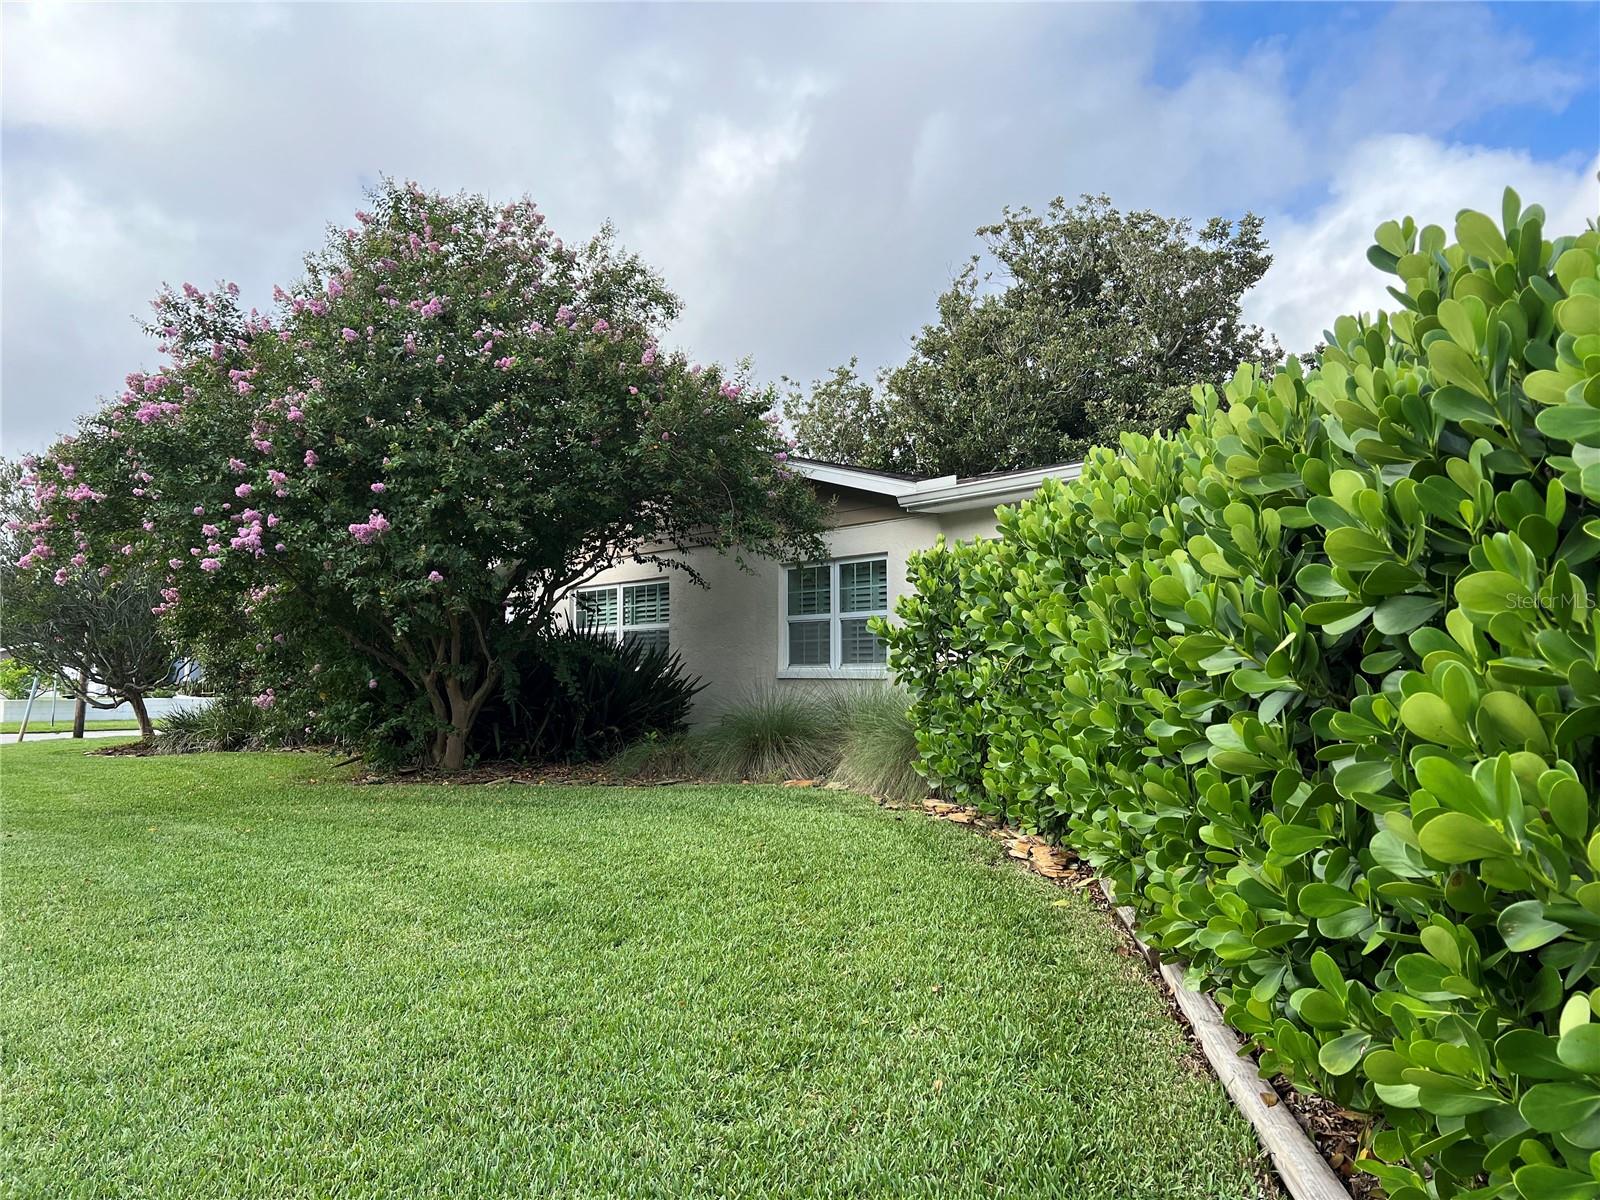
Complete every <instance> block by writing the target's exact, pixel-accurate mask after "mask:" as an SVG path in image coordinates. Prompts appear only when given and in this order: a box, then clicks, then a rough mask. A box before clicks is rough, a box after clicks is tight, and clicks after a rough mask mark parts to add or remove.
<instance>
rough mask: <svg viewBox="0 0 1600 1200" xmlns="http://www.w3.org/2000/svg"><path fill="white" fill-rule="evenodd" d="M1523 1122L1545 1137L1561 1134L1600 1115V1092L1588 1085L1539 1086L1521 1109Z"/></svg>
mask: <svg viewBox="0 0 1600 1200" xmlns="http://www.w3.org/2000/svg"><path fill="white" fill-rule="evenodd" d="M1517 1111H1518V1112H1520V1113H1521V1114H1522V1119H1523V1120H1524V1121H1526V1122H1527V1123H1528V1124H1529V1125H1532V1126H1533V1127H1534V1128H1535V1129H1537V1130H1539V1131H1540V1132H1542V1133H1561V1132H1563V1131H1564V1130H1568V1129H1571V1128H1573V1127H1574V1126H1576V1125H1578V1124H1579V1123H1580V1122H1583V1121H1587V1120H1589V1119H1590V1118H1591V1117H1593V1116H1595V1115H1596V1114H1600V1088H1597V1087H1594V1086H1592V1085H1590V1084H1587V1083H1536V1084H1534V1086H1533V1087H1531V1088H1529V1089H1528V1090H1527V1092H1526V1093H1524V1094H1523V1097H1522V1102H1521V1103H1520V1104H1518V1105H1517Z"/></svg>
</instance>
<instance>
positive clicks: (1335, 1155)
mask: <svg viewBox="0 0 1600 1200" xmlns="http://www.w3.org/2000/svg"><path fill="white" fill-rule="evenodd" d="M879 803H884V802H883V801H881V800H880V801H879ZM896 807H901V806H896ZM903 807H911V806H910V805H906V806H903ZM922 807H923V809H924V810H925V811H926V812H927V813H928V814H929V815H930V816H933V817H935V818H937V819H939V820H942V821H949V822H951V823H952V824H955V825H966V826H969V827H970V828H972V829H975V830H977V831H978V832H980V833H983V834H984V835H985V836H987V837H990V838H993V839H995V840H996V841H998V842H1000V843H1002V844H1003V845H1004V846H1005V848H1006V855H1007V856H1008V857H1009V858H1011V859H1013V860H1015V861H1016V862H1017V863H1018V864H1019V865H1020V866H1022V867H1023V868H1025V869H1027V870H1030V871H1033V872H1034V873H1035V874H1038V875H1042V876H1043V877H1044V878H1046V879H1049V880H1051V881H1053V882H1054V883H1056V884H1057V885H1058V886H1061V887H1065V888H1070V889H1072V890H1073V891H1077V892H1082V893H1083V894H1084V895H1085V896H1087V897H1088V898H1089V902H1090V903H1091V904H1093V905H1094V906H1095V907H1096V908H1098V909H1099V910H1100V911H1102V912H1104V913H1105V914H1106V915H1107V916H1111V902H1110V901H1108V900H1107V899H1106V897H1105V895H1104V893H1102V892H1101V890H1100V889H1099V887H1097V886H1096V884H1097V883H1098V882H1099V880H1098V879H1097V878H1096V876H1095V875H1094V873H1093V871H1091V870H1090V868H1089V865H1088V864H1087V863H1085V862H1084V861H1083V860H1082V859H1080V858H1079V857H1078V856H1077V855H1076V854H1075V853H1074V852H1073V851H1072V850H1070V849H1068V848H1066V847H1064V846H1056V845H1052V844H1051V843H1050V842H1049V841H1047V840H1046V839H1044V838H1041V837H1037V836H1034V835H1032V834H1026V833H1023V832H1021V831H1020V830H1018V829H1015V828H1013V827H1012V826H1009V825H1005V824H1002V823H1001V822H999V821H997V820H995V819H994V818H993V817H988V816H984V815H983V814H982V813H980V812H979V811H978V810H977V809H975V808H966V807H963V806H962V805H959V804H951V803H950V802H948V801H945V800H936V799H929V800H925V801H923V803H922ZM1112 923H1113V924H1114V925H1115V926H1116V929H1117V931H1118V933H1119V935H1120V936H1121V945H1120V950H1121V952H1122V953H1124V954H1126V955H1127V956H1128V957H1130V958H1137V959H1139V960H1140V961H1142V962H1143V963H1144V965H1145V966H1146V968H1148V969H1149V971H1150V973H1151V976H1152V977H1153V978H1154V981H1155V983H1156V984H1157V986H1158V987H1159V988H1160V992H1161V995H1162V996H1163V997H1165V999H1166V1005H1167V1011H1168V1012H1169V1013H1171V1014H1172V1017H1173V1019H1174V1020H1175V1021H1177V1022H1178V1024H1179V1025H1180V1026H1181V1027H1182V1029H1183V1030H1184V1032H1185V1034H1186V1035H1187V1036H1188V1038H1189V1042H1190V1045H1191V1047H1193V1057H1194V1060H1195V1062H1196V1064H1197V1065H1198V1066H1199V1068H1200V1069H1201V1070H1205V1071H1207V1072H1209V1071H1210V1067H1209V1066H1208V1065H1207V1064H1206V1058H1205V1055H1204V1054H1203V1053H1202V1052H1201V1050H1200V1048H1199V1045H1198V1043H1196V1042H1195V1040H1194V1035H1193V1031H1192V1029H1191V1028H1190V1025H1189V1022H1188V1019H1187V1018H1186V1017H1184V1015H1183V1011H1182V1009H1180V1008H1179V1007H1178V1004H1177V1001H1176V1000H1175V999H1173V996H1172V993H1171V991H1169V990H1168V988H1167V987H1166V985H1165V983H1163V982H1162V980H1161V979H1160V977H1159V976H1158V975H1157V974H1156V972H1157V968H1158V966H1159V959H1157V958H1156V956H1155V954H1154V952H1150V953H1148V954H1147V953H1146V952H1145V951H1144V950H1143V949H1142V948H1141V947H1140V946H1139V944H1138V943H1137V942H1136V941H1135V940H1134V938H1133V935H1132V934H1131V933H1129V932H1128V930H1127V927H1126V926H1124V925H1123V924H1122V922H1121V921H1118V920H1115V919H1113V922H1112ZM1252 1057H1254V1055H1252ZM1262 1083H1263V1087H1266V1086H1268V1085H1269V1083H1270V1086H1271V1088H1272V1090H1273V1092H1274V1093H1275V1094H1276V1097H1277V1098H1276V1099H1275V1100H1269V1101H1268V1105H1269V1107H1270V1106H1271V1105H1272V1104H1274V1103H1278V1102H1280V1101H1281V1102H1282V1103H1283V1104H1284V1105H1286V1106H1287V1107H1288V1109H1289V1112H1290V1114H1291V1115H1293V1117H1294V1119H1295V1121H1296V1122H1297V1123H1298V1124H1299V1126H1300V1128H1302V1129H1304V1130H1305V1131H1306V1135H1307V1136H1308V1137H1309V1138H1310V1139H1311V1141H1312V1144H1313V1145H1315V1146H1316V1147H1317V1149H1318V1150H1319V1151H1320V1152H1321V1154H1322V1157H1323V1158H1325V1159H1327V1160H1328V1165H1329V1166H1331V1167H1332V1168H1333V1169H1334V1171H1335V1172H1336V1173H1337V1174H1338V1176H1339V1178H1340V1179H1341V1180H1342V1181H1343V1182H1344V1185H1345V1187H1347V1188H1348V1189H1349V1190H1350V1194H1351V1195H1352V1196H1353V1197H1355V1200H1377V1198H1379V1197H1381V1196H1382V1195H1383V1191H1382V1189H1381V1188H1380V1187H1379V1185H1378V1180H1377V1179H1376V1178H1375V1177H1374V1176H1371V1175H1367V1174H1363V1173H1361V1172H1359V1171H1357V1170H1356V1165H1355V1163H1356V1159H1357V1157H1359V1155H1360V1153H1361V1150H1362V1147H1363V1145H1364V1137H1365V1134H1366V1133H1367V1131H1368V1130H1369V1128H1370V1121H1369V1120H1368V1118H1366V1117H1363V1116H1362V1115H1361V1114H1359V1113H1353V1112H1350V1111H1349V1110H1348V1109H1344V1108H1341V1107H1339V1106H1338V1105H1337V1104H1334V1103H1332V1102H1331V1101H1328V1100H1324V1099H1323V1098H1322V1097H1320V1096H1311V1095H1307V1094H1306V1093H1304V1092H1301V1091H1298V1090H1297V1089H1296V1088H1295V1087H1294V1086H1293V1085H1292V1084H1290V1083H1289V1081H1288V1080H1286V1079H1284V1078H1283V1077H1282V1076H1277V1077H1275V1078H1273V1079H1272V1080H1270V1081H1267V1080H1263V1081H1262ZM1265 1096H1266V1093H1265V1092H1263V1098H1265Z"/></svg>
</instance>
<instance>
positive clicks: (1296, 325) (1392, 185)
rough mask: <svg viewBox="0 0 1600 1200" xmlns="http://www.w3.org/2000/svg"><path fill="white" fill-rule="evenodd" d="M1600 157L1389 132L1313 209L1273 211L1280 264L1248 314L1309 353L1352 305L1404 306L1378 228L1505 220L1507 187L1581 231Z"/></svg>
mask: <svg viewBox="0 0 1600 1200" xmlns="http://www.w3.org/2000/svg"><path fill="white" fill-rule="evenodd" d="M1597 171H1600V158H1596V159H1591V160H1589V161H1587V162H1582V161H1576V160H1571V161H1566V162H1558V163H1540V162H1535V161H1533V160H1532V159H1531V158H1530V157H1529V156H1528V155H1526V154H1522V153H1518V152H1515V151H1510V150H1490V149H1484V148H1482V147H1474V146H1452V145H1445V144H1442V143H1440V142H1437V141H1434V140H1433V139H1431V138H1424V137H1414V136H1399V135H1396V136H1390V137H1381V138H1374V139H1371V140H1369V141H1366V142H1362V143H1361V144H1359V145H1357V146H1355V147H1354V148H1353V149H1352V150H1351V151H1350V152H1349V153H1348V154H1346V155H1344V156H1343V157H1342V158H1341V160H1340V163H1339V174H1338V175H1337V176H1336V177H1335V179H1334V180H1333V182H1332V184H1331V186H1330V189H1329V195H1328V198H1327V200H1326V202H1325V203H1323V204H1321V205H1319V206H1318V207H1317V208H1316V209H1315V210H1314V211H1313V212H1311V213H1310V214H1309V215H1308V216H1306V217H1304V218H1301V219H1296V218H1294V217H1290V216H1284V215H1279V216H1276V217H1272V218H1269V220H1268V223H1267V237H1268V238H1269V240H1270V241H1271V243H1272V250H1273V256H1274V260H1273V265H1272V267H1271V268H1270V269H1269V270H1268V271H1267V274H1266V276H1265V277H1264V278H1263V279H1262V281H1261V283H1260V284H1258V285H1257V286H1256V288H1255V289H1254V290H1253V291H1251V293H1250V294H1249V295H1248V296H1247V297H1246V298H1245V315H1246V316H1247V317H1248V318H1249V319H1250V320H1252V321H1254V322H1256V323H1258V324H1260V325H1263V326H1265V327H1266V328H1267V329H1269V330H1271V331H1272V332H1273V333H1275V334H1277V336H1278V339H1279V341H1281V342H1282V343H1283V345H1284V347H1285V349H1288V350H1291V351H1297V352H1298V351H1304V350H1308V349H1310V348H1311V347H1312V346H1313V345H1314V344H1315V343H1316V342H1317V341H1318V340H1320V339H1321V337H1322V331H1323V330H1324V329H1326V328H1328V327H1329V326H1330V325H1331V324H1332V323H1333V319H1334V318H1335V317H1337V316H1340V315H1343V314H1345V313H1357V312H1373V311H1376V310H1377V309H1379V308H1385V309H1392V308H1395V307H1397V305H1396V304H1395V301H1394V298H1393V297H1391V296H1390V295H1388V293H1387V292H1386V291H1385V290H1384V289H1385V286H1386V285H1387V284H1389V283H1393V282H1395V280H1394V278H1393V277H1392V276H1389V275H1385V274H1383V273H1382V272H1380V271H1378V270H1377V269H1376V268H1374V267H1373V266H1371V265H1370V264H1369V263H1368V262H1367V259H1366V252H1367V247H1368V246H1370V245H1371V244H1372V231H1373V230H1374V229H1376V228H1377V227H1378V226H1379V225H1380V224H1382V223H1383V222H1384V221H1387V220H1399V219H1401V218H1404V217H1406V216H1412V217H1415V218H1416V221H1417V224H1418V225H1419V226H1421V225H1427V224H1434V225H1441V226H1443V227H1444V228H1445V229H1446V230H1453V229H1454V228H1455V217H1456V213H1457V212H1458V211H1459V210H1461V209H1463V208H1474V209H1477V210H1478V211H1480V212H1486V213H1489V214H1491V215H1492V216H1494V217H1495V219H1496V220H1498V219H1499V214H1500V197H1501V193H1502V192H1503V191H1504V189H1505V188H1506V187H1507V186H1508V185H1509V186H1511V187H1514V188H1516V190H1517V194H1518V195H1519V196H1521V197H1522V202H1523V204H1525V205H1526V204H1540V205H1542V206H1543V207H1544V209H1545V212H1546V214H1547V216H1548V218H1549V220H1548V222H1547V225H1546V228H1547V229H1548V230H1552V231H1558V232H1568V233H1576V232H1579V231H1580V230H1582V229H1583V228H1584V227H1585V223H1586V222H1587V221H1589V220H1593V219H1594V218H1595V216H1596V214H1600V183H1597V182H1596V172H1597Z"/></svg>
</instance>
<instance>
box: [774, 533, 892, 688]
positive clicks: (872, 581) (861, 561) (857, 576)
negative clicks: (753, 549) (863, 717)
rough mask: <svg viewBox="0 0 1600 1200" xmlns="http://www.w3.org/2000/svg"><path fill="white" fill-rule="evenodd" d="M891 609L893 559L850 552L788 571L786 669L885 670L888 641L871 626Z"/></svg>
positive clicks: (874, 672)
mask: <svg viewBox="0 0 1600 1200" xmlns="http://www.w3.org/2000/svg"><path fill="white" fill-rule="evenodd" d="M888 615H889V560H888V559H887V558H885V557H883V556H879V557H876V558H850V559H842V560H836V561H833V562H825V563H807V564H804V565H802V566H793V567H789V568H788V569H787V570H785V571H784V573H783V638H782V641H783V645H782V647H781V657H780V658H779V662H780V663H781V664H782V668H781V669H782V670H783V671H785V672H788V673H795V674H811V675H821V674H835V673H838V674H857V675H881V674H882V673H883V666H884V661H885V658H886V655H885V653H884V645H883V642H882V641H881V640H880V639H879V638H878V635H877V634H875V633H873V632H872V630H871V629H869V628H868V627H867V622H868V621H869V620H870V619H871V618H873V617H886V616H888Z"/></svg>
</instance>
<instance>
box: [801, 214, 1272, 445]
mask: <svg viewBox="0 0 1600 1200" xmlns="http://www.w3.org/2000/svg"><path fill="white" fill-rule="evenodd" d="M978 237H979V238H980V239H981V240H982V243H983V254H982V255H978V256H974V257H973V258H972V259H971V260H970V261H969V262H968V263H967V265H966V267H965V268H964V269H963V270H962V271H961V273H960V274H959V275H958V276H957V277H956V279H955V281H954V282H953V283H952V284H951V286H950V288H949V290H947V291H946V292H945V293H944V294H943V295H941V296H940V297H939V301H938V318H937V320H936V321H934V322H933V323H932V324H929V325H927V326H924V328H923V329H922V331H921V333H919V334H918V335H917V337H916V339H915V341H914V342H913V344H912V351H911V356H910V357H909V358H908V359H907V360H906V361H905V362H904V363H903V364H901V365H900V366H899V367H897V368H895V369H893V370H891V371H886V372H884V373H883V374H882V375H881V376H880V378H879V379H878V381H877V386H876V387H874V386H873V385H872V383H870V382H868V381H866V380H863V379H861V378H860V377H859V376H858V375H857V374H856V370H855V363H854V361H852V362H851V363H850V364H849V365H848V366H845V367H840V368H837V369H836V370H835V371H834V372H833V373H832V374H831V375H830V376H829V377H828V378H826V379H824V380H820V381H818V382H817V383H815V384H813V385H812V388H811V391H810V393H809V394H807V393H806V392H804V391H803V390H801V389H799V388H796V387H793V386H792V385H791V388H790V395H789V397H788V402H787V409H788V415H789V419H790V421H791V422H792V424H793V425H794V428H795V431H796V433H797V434H798V435H799V442H800V446H801V449H802V450H804V452H805V453H807V454H812V455H815V456H816V457H819V458H825V459H831V460H834V461H841V462H849V463H854V464H856V465H858V466H863V467H875V468H879V469H883V470H894V471H906V472H910V473H912V474H918V475H943V474H957V475H976V474H981V473H983V472H985V471H997V470H1009V469H1015V468H1022V467H1038V466H1045V465H1047V464H1050V463H1055V462H1061V461H1065V460H1069V459H1075V458H1081V457H1082V456H1083V455H1084V453H1085V452H1086V451H1087V450H1088V449H1089V447H1091V446H1097V445H1106V446H1114V445H1116V444H1117V438H1118V436H1119V435H1120V434H1121V433H1123V432H1125V431H1132V432H1140V433H1152V432H1156V431H1159V430H1167V429H1175V428H1178V427H1180V426H1181V425H1182V424H1183V421H1184V419H1185V417H1186V416H1187V414H1188V412H1189V405H1190V398H1189V389H1190V387H1191V386H1192V385H1193V383H1194V381H1195V380H1196V379H1212V378H1218V377H1221V376H1225V375H1228V374H1231V373H1232V371H1233V369H1234V368H1235V367H1236V366H1238V364H1239V363H1240V362H1245V361H1250V362H1261V363H1266V364H1268V365H1272V364H1275V363H1276V362H1277V359H1278V347H1277V345H1276V343H1275V342H1273V341H1272V339H1271V338H1270V337H1268V336H1266V335H1265V334H1263V332H1262V331H1261V330H1260V329H1259V328H1257V327H1255V326H1252V325H1249V324H1248V323H1246V322H1245V320H1244V317H1243V313H1242V310H1241V306H1240V300H1241V297H1242V296H1243V295H1244V293H1245V292H1246V291H1247V290H1249V288H1250V287H1252V286H1253V285H1254V284H1255V283H1256V282H1257V281H1258V280H1259V279H1260V278H1261V276H1262V275H1263V274H1264V273H1265V272H1266V269H1267V267H1268V266H1270V265H1271V263H1272V257H1271V254H1270V253H1269V252H1268V248H1267V243H1266V239H1265V237H1264V236H1263V234H1262V222H1261V218H1259V217H1256V216H1253V215H1250V214H1246V215H1245V216H1244V217H1243V218H1242V219H1241V220H1239V221H1237V222H1231V221H1228V220H1226V219H1225V218H1222V217H1214V218H1212V219H1211V220H1209V221H1207V222H1206V223H1205V224H1204V225H1203V226H1201V227H1200V228H1198V229H1196V228H1195V227H1194V226H1193V225H1192V224H1191V223H1190V222H1189V221H1187V220H1184V219H1182V218H1174V217H1167V216H1162V215H1161V214H1159V213H1154V212H1143V211H1142V212H1129V213H1123V212H1119V211H1118V210H1117V209H1115V208H1113V207H1112V206H1111V202H1110V200H1109V199H1108V198H1107V197H1105V196H1085V197H1083V198H1082V201H1081V202H1080V203H1079V204H1077V205H1075V206H1071V207H1069V206H1068V205H1067V203H1066V201H1064V200H1062V199H1056V200H1055V201H1053V202H1052V203H1051V204H1050V206H1049V208H1048V210H1047V211H1045V212H1043V213H1035V212H1033V211H1031V210H1029V209H1027V208H1022V209H1017V210H1010V209H1008V210H1006V212H1005V213H1004V216H1003V219H1002V220H1001V221H999V222H998V223H996V224H993V225H987V226H984V227H983V228H981V229H979V230H978Z"/></svg>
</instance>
